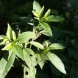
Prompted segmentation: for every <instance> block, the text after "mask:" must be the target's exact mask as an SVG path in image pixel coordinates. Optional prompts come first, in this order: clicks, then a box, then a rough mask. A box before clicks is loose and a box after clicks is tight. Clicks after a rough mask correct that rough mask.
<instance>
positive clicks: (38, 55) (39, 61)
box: [36, 54, 44, 69]
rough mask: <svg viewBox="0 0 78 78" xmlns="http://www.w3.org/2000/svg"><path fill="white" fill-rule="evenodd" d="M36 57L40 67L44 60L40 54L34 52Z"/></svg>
mask: <svg viewBox="0 0 78 78" xmlns="http://www.w3.org/2000/svg"><path fill="white" fill-rule="evenodd" d="M36 58H37V62H38V64H39V66H40V68H41V69H42V68H43V66H44V61H43V60H42V58H41V55H40V54H36Z"/></svg>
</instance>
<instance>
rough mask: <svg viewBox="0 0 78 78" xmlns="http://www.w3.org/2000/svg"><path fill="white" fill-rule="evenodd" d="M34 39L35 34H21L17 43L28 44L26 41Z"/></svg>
mask: <svg viewBox="0 0 78 78" xmlns="http://www.w3.org/2000/svg"><path fill="white" fill-rule="evenodd" d="M34 37H35V33H34V32H30V31H28V32H23V33H22V34H20V35H19V36H18V39H17V40H18V41H19V42H22V43H25V42H28V40H30V39H32V38H34Z"/></svg>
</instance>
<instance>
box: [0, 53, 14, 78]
mask: <svg viewBox="0 0 78 78" xmlns="http://www.w3.org/2000/svg"><path fill="white" fill-rule="evenodd" d="M14 60H15V54H14V53H11V55H10V57H9V58H8V60H7V61H6V60H5V59H4V58H2V59H1V60H0V78H5V76H6V75H7V73H8V72H9V70H10V69H11V67H12V66H13V63H14Z"/></svg>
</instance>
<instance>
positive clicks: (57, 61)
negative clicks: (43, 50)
mask: <svg viewBox="0 0 78 78" xmlns="http://www.w3.org/2000/svg"><path fill="white" fill-rule="evenodd" d="M47 56H48V58H49V61H51V63H52V64H53V65H54V66H55V67H56V68H57V69H58V70H59V71H60V72H62V73H64V74H66V71H65V67H64V64H63V62H62V61H61V59H60V58H59V57H58V56H57V55H55V54H54V53H50V52H48V53H47Z"/></svg>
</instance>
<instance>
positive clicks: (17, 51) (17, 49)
mask: <svg viewBox="0 0 78 78" xmlns="http://www.w3.org/2000/svg"><path fill="white" fill-rule="evenodd" d="M11 51H12V52H14V53H15V55H17V56H18V57H19V58H21V59H22V60H24V56H23V50H22V47H20V46H19V45H14V46H12V48H11Z"/></svg>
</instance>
